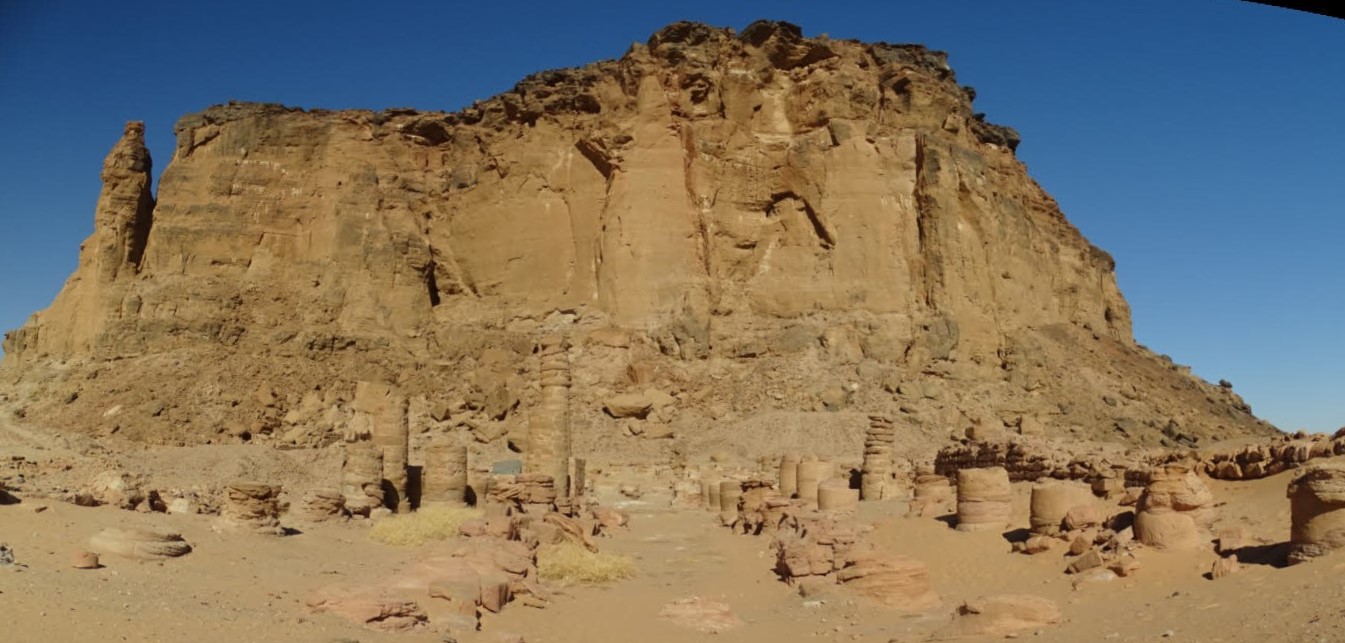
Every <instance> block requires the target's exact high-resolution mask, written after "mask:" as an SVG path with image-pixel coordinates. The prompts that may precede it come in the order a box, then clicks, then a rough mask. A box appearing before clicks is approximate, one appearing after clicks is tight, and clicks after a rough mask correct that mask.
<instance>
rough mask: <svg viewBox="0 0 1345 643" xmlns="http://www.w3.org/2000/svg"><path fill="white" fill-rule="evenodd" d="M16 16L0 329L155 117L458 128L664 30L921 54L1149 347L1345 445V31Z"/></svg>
mask: <svg viewBox="0 0 1345 643" xmlns="http://www.w3.org/2000/svg"><path fill="white" fill-rule="evenodd" d="M652 4H655V3H643V2H629V1H627V2H586V3H567V2H546V3H542V2H536V3H529V2H484V3H448V2H425V3H422V4H417V5H395V4H394V3H390V2H389V3H374V2H367V1H365V2H346V1H343V0H328V1H325V2H259V1H255V0H235V1H232V2H207V1H201V2H181V1H180V0H178V1H175V2H161V1H145V2H135V1H130V0H128V1H126V2H115V3H114V2H104V1H101V0H86V1H83V2H74V1H70V0H0V122H2V123H4V124H5V125H6V131H5V133H4V134H3V135H0V222H3V228H0V328H3V329H10V328H14V327H17V326H19V325H20V324H22V322H23V320H24V319H25V318H26V317H27V316H28V314H29V313H31V312H32V311H34V310H37V309H39V308H42V307H44V306H46V305H47V304H48V303H49V302H50V301H51V298H52V297H53V296H54V295H55V294H56V292H57V290H59V288H60V286H61V283H62V282H63V281H64V280H65V278H66V277H67V276H68V275H69V273H70V271H71V270H72V269H73V268H74V265H75V261H76V257H77V253H78V245H79V242H80V241H82V240H83V239H84V237H85V236H87V235H88V234H89V232H90V231H91V230H92V221H93V206H94V202H95V201H96V199H97V195H98V190H99V182H98V171H99V168H100V165H101V162H102V159H103V156H104V155H105V154H106V153H107V151H108V149H109V148H110V147H111V146H112V144H113V143H114V142H115V141H116V139H117V137H118V136H119V135H120V133H121V128H122V124H123V123H124V122H125V121H127V120H143V121H145V122H146V125H147V128H148V140H149V144H150V147H151V150H152V152H153V154H154V158H155V161H156V168H155V169H156V172H158V171H162V169H163V166H164V165H165V164H166V163H167V161H168V159H169V158H170V156H171V153H172V148H173V140H172V127H173V123H174V122H175V121H176V120H177V119H178V117H180V116H181V115H183V114H186V113H189V112H193V111H199V110H201V109H203V108H204V107H206V106H208V105H211V104H215V103H220V102H224V101H227V100H230V99H239V100H254V101H268V102H281V103H286V104H291V105H297V106H302V107H326V108H351V107H361V108H373V109H379V108H383V107H390V106H413V107H417V108H421V109H445V110H454V109H458V108H460V107H462V106H464V105H467V104H469V103H471V101H473V100H475V99H479V98H485V97H488V96H490V95H493V94H495V93H498V92H500V91H502V90H505V89H507V88H509V87H510V86H512V85H513V84H514V82H515V81H517V80H518V79H519V78H520V77H522V76H524V75H526V74H528V73H530V72H534V71H538V70H541V69H546V68H553V67H564V66H572V65H578V64H583V63H586V62H590V61H593V60H597V59H601V58H614V57H618V56H620V55H621V54H622V53H623V52H624V51H625V50H626V49H627V47H629V45H630V44H631V43H632V42H636V41H640V42H643V41H644V40H645V39H646V38H647V37H648V36H649V34H650V33H652V32H653V31H654V30H656V29H657V28H659V27H660V26H662V25H664V24H667V23H669V22H672V21H675V20H682V19H689V20H700V21H704V22H708V23H711V24H715V25H722V26H732V27H736V28H741V27H743V26H745V25H746V24H747V23H749V22H751V21H752V20H754V19H757V18H773V19H783V20H789V21H792V22H795V23H797V24H799V25H801V26H802V27H803V29H804V31H805V33H807V34H809V35H816V34H821V33H826V34H829V35H830V36H832V37H836V38H858V39H862V40H886V41H889V42H919V43H924V44H926V45H928V46H930V47H933V48H936V49H943V50H945V51H948V52H949V53H950V58H951V62H952V64H953V67H954V68H955V69H956V71H957V74H958V77H959V79H960V80H961V82H962V83H964V84H970V85H973V86H975V87H976V88H977V90H978V98H977V101H976V104H977V109H978V110H979V111H984V112H987V113H988V115H989V118H990V120H992V121H994V122H998V123H1004V124H1008V125H1012V126H1014V127H1015V128H1017V129H1018V130H1019V132H1020V133H1022V135H1023V139H1024V140H1023V144H1022V146H1021V147H1020V148H1019V157H1020V158H1021V159H1023V161H1024V162H1026V163H1027V165H1028V167H1029V170H1030V171H1031V173H1032V175H1033V176H1034V177H1035V178H1036V179H1037V180H1038V181H1039V182H1041V183H1042V185H1043V186H1045V188H1046V189H1047V191H1049V192H1050V193H1051V194H1053V195H1054V196H1055V197H1056V198H1057V199H1058V200H1059V201H1060V204H1061V206H1062V207H1063V209H1064V210H1065V213H1066V214H1067V215H1068V216H1069V218H1070V220H1072V221H1073V222H1074V223H1075V224H1076V225H1078V226H1079V227H1080V228H1081V229H1082V230H1083V232H1084V233H1085V234H1086V235H1087V236H1088V237H1089V238H1090V239H1091V240H1092V241H1093V242H1094V243H1096V244H1098V245H1099V246H1101V247H1103V248H1105V249H1106V250H1108V251H1109V252H1111V254H1112V255H1113V256H1114V257H1115V258H1116V260H1117V264H1118V268H1117V274H1118V276H1119V279H1120V283H1121V288H1122V290H1123V292H1124V293H1125V295H1126V297H1127V298H1128V299H1129V301H1130V304H1131V306H1132V308H1133V311H1134V318H1135V332H1136V336H1137V338H1138V339H1139V341H1140V342H1142V343H1144V344H1146V345H1148V346H1150V347H1152V348H1153V349H1154V350H1156V351H1159V352H1162V353H1167V354H1169V355H1171V356H1172V357H1173V358H1174V359H1176V360H1177V361H1178V362H1179V363H1183V364H1189V365H1191V366H1192V367H1193V368H1194V370H1195V372H1196V373H1197V374H1199V375H1201V376H1203V377H1205V378H1206V379H1209V380H1211V381H1217V380H1219V379H1221V378H1225V379H1228V380H1230V381H1232V382H1233V384H1234V385H1235V389H1236V390H1237V391H1238V392H1239V393H1241V394H1242V395H1243V396H1244V397H1245V398H1246V399H1247V401H1248V402H1250V403H1251V405H1252V407H1253V409H1254V410H1255V411H1256V412H1257V413H1258V414H1259V415H1261V416H1262V417H1265V418H1266V419H1268V420H1270V421H1272V422H1274V423H1276V424H1278V425H1279V426H1280V427H1281V428H1285V429H1296V428H1300V427H1302V428H1309V429H1313V430H1334V429H1336V428H1337V427H1340V426H1341V425H1345V327H1343V325H1342V321H1345V261H1342V259H1341V253H1342V249H1345V21H1342V20H1336V19H1331V18H1325V17H1321V16H1315V15H1311V14H1304V13H1298V12H1294V11H1288V10H1284V9H1277V8H1273V7H1267V6H1262V5H1257V4H1252V3H1246V2H1236V1H1233V0H1186V1H1183V2H1171V1H1170V0H1163V1H1159V0H1137V1H1133V2H1108V3H1102V2H1073V1H1064V0H1061V1H1057V2H1044V1H1034V0H1025V1H1023V2H1003V1H1002V0H994V1H991V0H987V1H977V2H946V1H945V2H941V1H933V0H931V1H928V2H896V1H887V2H879V1H875V2H846V1H843V0H829V1H827V2H816V1H815V0H814V1H811V2H796V1H782V2H771V3H750V2H725V1H723V0H718V1H716V2H702V1H699V0H683V1H680V2H676V3H658V5H659V6H650V5H652Z"/></svg>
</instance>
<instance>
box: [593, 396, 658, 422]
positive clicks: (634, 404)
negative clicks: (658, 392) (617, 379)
mask: <svg viewBox="0 0 1345 643" xmlns="http://www.w3.org/2000/svg"><path fill="white" fill-rule="evenodd" d="M602 408H603V410H605V411H607V414H608V415H610V416H612V417H614V418H638V419H644V418H645V417H646V416H648V415H649V412H650V411H652V410H653V409H654V401H653V400H651V399H649V398H648V397H647V396H646V395H645V394H643V393H623V394H621V395H614V396H612V397H609V398H607V401H606V402H604V403H603V407H602Z"/></svg>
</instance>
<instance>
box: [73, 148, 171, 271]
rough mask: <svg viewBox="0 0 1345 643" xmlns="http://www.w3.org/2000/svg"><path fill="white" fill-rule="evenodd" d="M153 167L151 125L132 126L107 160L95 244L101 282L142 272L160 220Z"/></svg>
mask: <svg viewBox="0 0 1345 643" xmlns="http://www.w3.org/2000/svg"><path fill="white" fill-rule="evenodd" d="M152 168H153V163H152V161H151V159H150V155H149V149H148V148H146V147H145V124H144V123H142V122H140V121H131V122H129V123H127V124H126V130H125V131H124V132H123V133H122V135H121V140H118V141H117V144H116V145H114V146H112V151H111V152H109V153H108V155H107V159H106V160H104V161H103V172H102V175H101V176H102V179H103V191H102V193H101V194H99V195H98V209H97V211H96V212H95V214H94V238H93V244H92V250H93V256H92V259H93V262H94V263H95V265H96V266H97V270H96V271H95V274H96V275H97V278H98V281H100V282H108V281H114V280H116V279H117V277H118V276H119V275H123V274H127V273H128V272H131V273H133V272H134V271H136V270H138V269H139V267H140V258H141V257H143V256H144V254H145V244H146V242H148V241H149V229H150V226H151V225H152V224H153V221H154V194H153V192H152V191H151V186H152V184H153V176H152V175H151V169H152ZM86 250H87V248H86ZM81 263H83V262H82V261H81Z"/></svg>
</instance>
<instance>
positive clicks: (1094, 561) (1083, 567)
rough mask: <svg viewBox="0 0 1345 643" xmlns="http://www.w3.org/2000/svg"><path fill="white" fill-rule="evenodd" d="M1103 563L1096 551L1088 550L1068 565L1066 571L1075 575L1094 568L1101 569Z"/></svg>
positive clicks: (1100, 555)
mask: <svg viewBox="0 0 1345 643" xmlns="http://www.w3.org/2000/svg"><path fill="white" fill-rule="evenodd" d="M1103 562H1104V561H1103V560H1102V554H1101V553H1100V552H1098V550H1096V549H1090V550H1088V551H1087V552H1086V553H1084V554H1083V555H1082V556H1079V557H1078V558H1075V559H1074V561H1073V562H1071V563H1070V564H1069V569H1068V570H1067V571H1068V572H1069V573H1071V574H1077V573H1079V572H1083V571H1087V570H1090V569H1093V568H1095V567H1101V566H1102V564H1103Z"/></svg>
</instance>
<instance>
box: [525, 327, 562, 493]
mask: <svg viewBox="0 0 1345 643" xmlns="http://www.w3.org/2000/svg"><path fill="white" fill-rule="evenodd" d="M567 348H568V344H567V342H566V341H565V338H563V337H561V336H559V335H547V336H545V337H542V338H541V339H540V340H538V342H537V352H538V356H539V357H540V359H541V368H540V371H541V384H542V399H541V400H540V401H539V402H538V403H537V407H536V408H534V409H533V410H532V413H531V414H529V416H528V448H527V452H526V453H524V461H523V470H524V471H525V472H527V473H537V474H543V475H548V476H551V478H552V480H553V481H554V482H555V485H556V494H557V496H559V497H568V496H569V468H570V359H569V356H568V355H567V354H566V352H565V351H566V349H567Z"/></svg>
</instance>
